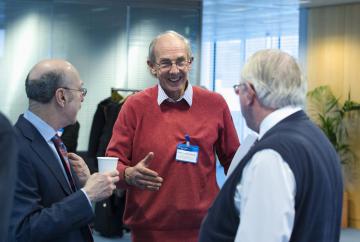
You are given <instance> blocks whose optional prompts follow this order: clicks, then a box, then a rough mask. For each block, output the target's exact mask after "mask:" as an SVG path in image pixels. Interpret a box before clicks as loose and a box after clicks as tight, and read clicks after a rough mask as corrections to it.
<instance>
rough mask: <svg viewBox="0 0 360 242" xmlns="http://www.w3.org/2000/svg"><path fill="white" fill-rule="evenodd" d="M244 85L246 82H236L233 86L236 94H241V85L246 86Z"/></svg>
mask: <svg viewBox="0 0 360 242" xmlns="http://www.w3.org/2000/svg"><path fill="white" fill-rule="evenodd" d="M244 85H245V83H240V84H235V85H234V86H233V88H234V92H235V93H236V95H239V92H240V87H241V86H244Z"/></svg>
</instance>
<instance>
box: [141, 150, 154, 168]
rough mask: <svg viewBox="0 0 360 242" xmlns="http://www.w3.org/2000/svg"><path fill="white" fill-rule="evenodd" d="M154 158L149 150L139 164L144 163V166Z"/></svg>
mask: <svg viewBox="0 0 360 242" xmlns="http://www.w3.org/2000/svg"><path fill="white" fill-rule="evenodd" d="M153 159H154V153H153V152H149V153H148V154H147V155H146V156H145V158H144V159H142V160H141V161H140V162H139V163H140V164H141V165H144V166H145V167H148V166H149V164H150V161H151V160H153Z"/></svg>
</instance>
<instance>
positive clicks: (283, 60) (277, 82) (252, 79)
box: [240, 49, 306, 109]
mask: <svg viewBox="0 0 360 242" xmlns="http://www.w3.org/2000/svg"><path fill="white" fill-rule="evenodd" d="M240 82H241V83H246V82H249V83H251V84H252V85H253V86H254V88H255V91H256V95H257V97H258V99H259V100H260V102H261V103H262V104H263V105H265V106H267V107H270V108H275V109H278V108H281V107H285V106H288V105H290V106H304V105H305V93H306V83H305V80H304V79H303V78H302V74H301V70H300V67H299V65H298V64H297V62H296V60H295V58H294V57H292V56H290V55H289V54H287V53H285V52H283V51H280V50H277V49H267V50H260V51H258V52H256V53H255V54H254V55H252V56H251V57H250V59H249V61H248V62H247V63H246V64H245V66H244V68H243V70H242V73H241V81H240Z"/></svg>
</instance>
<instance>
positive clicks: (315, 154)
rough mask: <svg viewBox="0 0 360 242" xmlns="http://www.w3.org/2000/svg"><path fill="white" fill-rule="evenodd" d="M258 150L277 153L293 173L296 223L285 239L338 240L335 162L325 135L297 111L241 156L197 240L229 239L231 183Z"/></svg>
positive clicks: (235, 220)
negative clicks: (288, 236) (271, 150)
mask: <svg viewBox="0 0 360 242" xmlns="http://www.w3.org/2000/svg"><path fill="white" fill-rule="evenodd" d="M263 149H273V150H275V151H277V152H278V153H279V154H280V155H281V157H282V158H283V159H284V161H285V162H287V163H288V165H289V167H290V169H291V171H292V172H293V174H294V177H295V181H296V197H295V221H294V227H293V231H292V233H291V238H290V241H291V242H315V241H316V242H338V241H339V238H340V223H341V208H342V195H343V183H342V175H341V167H340V161H339V158H338V155H337V154H336V151H335V150H334V148H333V146H332V145H331V144H330V142H329V141H328V139H327V138H326V136H325V135H324V134H323V133H322V131H321V130H320V129H319V128H317V127H316V126H315V125H314V124H313V123H312V122H311V121H310V120H309V119H308V117H307V116H306V115H305V113H304V112H302V111H299V112H296V113H294V114H292V115H290V116H289V117H287V118H285V119H284V120H282V121H281V122H279V123H278V124H276V125H275V126H274V127H273V128H271V129H270V130H269V131H268V132H267V133H266V134H265V135H264V136H263V138H262V139H261V140H260V141H259V142H257V143H256V144H255V145H254V146H253V147H252V148H251V149H250V151H249V152H248V154H247V155H246V156H245V157H244V158H243V159H242V161H241V162H240V164H239V165H238V166H237V167H236V168H235V170H234V172H233V173H232V174H231V176H230V177H229V178H228V179H227V180H226V182H225V184H224V186H223V187H222V189H221V191H220V193H219V194H218V196H217V198H216V199H215V201H214V203H213V205H212V207H211V208H210V209H209V211H208V214H207V216H206V217H205V218H204V220H203V223H202V226H201V231H200V239H199V241H200V242H225V241H229V242H230V241H234V239H235V236H236V232H237V229H238V226H239V222H240V221H239V213H238V211H237V210H236V208H235V205H234V195H235V190H236V186H237V184H238V183H239V182H240V180H241V177H242V171H243V169H244V167H245V166H246V164H247V163H248V162H249V161H250V160H251V158H252V156H253V155H254V154H255V153H256V152H258V151H260V150H263ZM254 179H256V177H255V178H254ZM269 186H271V184H269ZM240 217H241V216H240ZM259 220H261V218H259Z"/></svg>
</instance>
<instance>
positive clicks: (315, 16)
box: [307, 4, 360, 228]
mask: <svg viewBox="0 0 360 242" xmlns="http://www.w3.org/2000/svg"><path fill="white" fill-rule="evenodd" d="M359 23H360V4H349V5H339V6H333V7H321V8H313V9H309V11H308V39H307V42H308V48H307V78H308V87H309V90H312V89H314V88H315V87H317V86H320V85H329V86H330V87H331V89H332V91H333V92H334V94H335V95H336V96H338V97H340V101H341V102H343V101H344V100H345V99H346V98H347V96H348V94H349V93H350V95H351V98H352V99H353V100H354V101H356V102H360V68H359V63H360V28H359ZM350 142H351V143H350V144H351V146H352V148H353V150H354V151H355V153H356V155H357V163H358V166H357V167H355V170H353V171H352V172H353V173H354V174H355V179H354V178H353V179H352V181H351V182H350V183H348V185H347V187H346V188H347V190H348V191H349V225H350V226H351V227H356V228H360V160H359V158H360V128H359V124H354V127H353V129H352V130H351V131H350Z"/></svg>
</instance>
